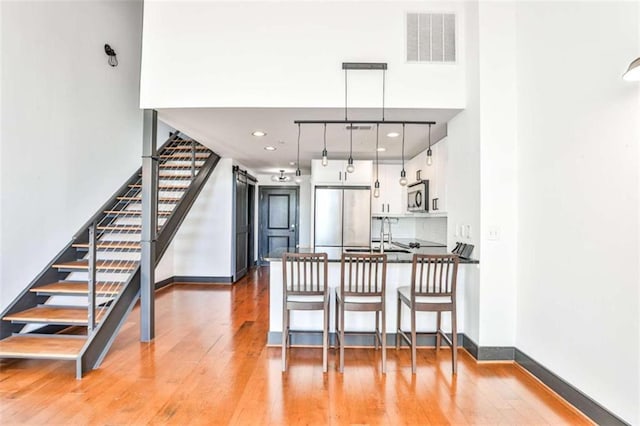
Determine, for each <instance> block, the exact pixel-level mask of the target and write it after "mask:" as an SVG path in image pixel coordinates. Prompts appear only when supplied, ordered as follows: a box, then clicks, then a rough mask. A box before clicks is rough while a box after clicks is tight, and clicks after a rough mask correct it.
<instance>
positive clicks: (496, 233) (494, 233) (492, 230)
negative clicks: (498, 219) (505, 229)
mask: <svg viewBox="0 0 640 426" xmlns="http://www.w3.org/2000/svg"><path fill="white" fill-rule="evenodd" d="M488 238H489V240H490V241H498V240H499V239H500V228H499V227H498V226H490V227H489V235H488Z"/></svg>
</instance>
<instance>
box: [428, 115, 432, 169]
mask: <svg viewBox="0 0 640 426" xmlns="http://www.w3.org/2000/svg"><path fill="white" fill-rule="evenodd" d="M432 154H433V153H432V152H431V124H429V149H427V166H430V165H431V164H433V156H432Z"/></svg>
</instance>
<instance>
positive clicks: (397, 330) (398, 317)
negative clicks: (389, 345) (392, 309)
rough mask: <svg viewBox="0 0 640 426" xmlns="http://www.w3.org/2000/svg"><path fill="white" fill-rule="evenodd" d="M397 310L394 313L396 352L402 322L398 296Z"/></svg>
mask: <svg viewBox="0 0 640 426" xmlns="http://www.w3.org/2000/svg"><path fill="white" fill-rule="evenodd" d="M397 303H398V310H397V311H396V350H398V349H400V339H401V337H400V324H401V321H402V302H401V300H400V295H398V302H397Z"/></svg>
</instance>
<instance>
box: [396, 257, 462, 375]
mask: <svg viewBox="0 0 640 426" xmlns="http://www.w3.org/2000/svg"><path fill="white" fill-rule="evenodd" d="M458 263H459V260H458V256H456V255H438V256H436V255H426V254H414V255H413V266H412V268H411V286H410V287H409V286H407V287H399V288H398V318H397V320H398V322H397V324H398V325H397V328H398V329H397V334H396V349H399V348H400V338H403V339H404V340H405V341H406V342H407V343H408V344H409V346H410V347H411V372H412V373H413V374H415V373H416V346H417V343H418V342H417V335H418V334H421V335H430V336H434V335H435V336H436V351H437V350H439V349H440V343H441V340H440V339H441V338H443V339H444V340H445V341H446V342H447V343H448V344H449V346H451V362H452V371H453V374H456V373H457V371H458V329H457V326H456V279H457V275H458ZM403 304H405V305H407V307H408V308H409V311H410V315H411V336H409V335H407V333H406V332H405V331H403V330H402V323H401V320H402V305H403ZM416 312H436V313H437V322H436V331H435V332H417V331H416ZM443 312H451V339H449V337H448V336H447V335H446V334H445V333H444V331H442V328H441V321H442V313H443Z"/></svg>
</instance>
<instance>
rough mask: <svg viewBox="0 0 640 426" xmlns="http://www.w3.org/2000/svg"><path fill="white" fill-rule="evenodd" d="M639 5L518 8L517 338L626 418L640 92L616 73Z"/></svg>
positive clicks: (630, 407) (636, 278)
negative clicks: (542, 27) (541, 29)
mask: <svg viewBox="0 0 640 426" xmlns="http://www.w3.org/2000/svg"><path fill="white" fill-rule="evenodd" d="M638 9H639V5H638V3H637V2H570V3H525V4H519V5H518V14H517V25H518V63H517V65H518V102H517V108H518V120H517V125H518V164H519V173H518V177H519V179H518V182H517V184H518V194H519V197H518V252H519V256H518V277H517V278H518V309H517V338H516V345H517V347H518V348H519V349H521V350H522V351H524V352H525V353H527V354H528V355H529V356H531V357H533V358H534V359H536V360H537V361H538V362H540V363H542V364H543V365H545V366H546V367H547V368H549V369H550V370H552V371H553V372H555V373H556V374H558V375H560V376H561V377H562V378H563V379H565V380H566V381H568V382H570V383H571V384H573V385H574V386H576V387H578V388H579V389H580V390H581V391H583V392H584V393H585V394H587V395H588V396H590V397H591V398H593V399H595V400H596V401H598V402H599V403H601V404H603V405H604V406H605V407H607V408H608V409H609V410H611V411H613V412H614V413H615V414H617V415H618V416H620V417H622V418H623V419H624V420H626V421H627V422H629V423H631V424H640V412H639V411H638V407H639V406H640V394H639V391H638V386H639V377H638V372H639V371H640V366H639V364H638V363H639V360H640V352H639V329H638V323H639V321H640V316H639V312H638V304H639V302H638V299H639V290H638V287H639V285H638V283H639V282H640V274H639V271H638V259H639V255H640V251H639V247H638V243H639V238H638V229H639V226H638V221H639V218H640V211H639V205H638V203H639V188H640V187H639V183H638V169H639V168H640V161H639V157H638V155H639V148H638V145H639V142H638V141H640V121H639V117H640V115H639V112H640V108H639V100H640V97H639V88H638V84H637V83H635V84H634V83H628V82H625V81H623V80H622V79H621V75H622V72H623V71H624V70H625V68H626V66H627V65H628V64H629V62H630V61H631V60H633V59H634V58H636V57H637V56H638V53H639V52H640V37H639V30H640V19H639V17H640V14H639V10H638ZM540 22H544V31H540ZM567 23H570V26H567ZM569 28H570V31H568V29H569Z"/></svg>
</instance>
